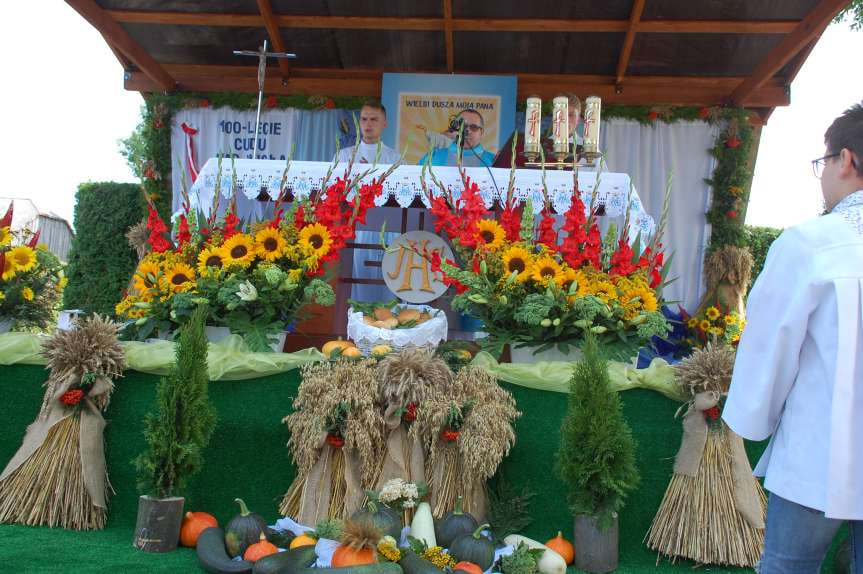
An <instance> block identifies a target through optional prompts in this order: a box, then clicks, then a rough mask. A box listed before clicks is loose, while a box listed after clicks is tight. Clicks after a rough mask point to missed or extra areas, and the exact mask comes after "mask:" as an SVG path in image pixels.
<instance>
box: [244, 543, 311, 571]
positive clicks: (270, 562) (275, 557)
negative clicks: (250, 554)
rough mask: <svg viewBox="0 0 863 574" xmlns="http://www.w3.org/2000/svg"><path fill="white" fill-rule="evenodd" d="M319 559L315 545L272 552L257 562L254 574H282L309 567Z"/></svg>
mask: <svg viewBox="0 0 863 574" xmlns="http://www.w3.org/2000/svg"><path fill="white" fill-rule="evenodd" d="M317 559H318V556H317V554H316V553H315V547H314V546H301V547H299V548H295V549H293V550H286V551H284V552H278V553H276V554H270V555H269V556H265V557H263V558H261V559H260V560H258V561H257V562H255V566H254V568H253V569H252V574H281V573H287V572H298V571H299V570H302V569H304V568H308V567H309V566H311V565H312V564H314V563H315V561H316V560H317Z"/></svg>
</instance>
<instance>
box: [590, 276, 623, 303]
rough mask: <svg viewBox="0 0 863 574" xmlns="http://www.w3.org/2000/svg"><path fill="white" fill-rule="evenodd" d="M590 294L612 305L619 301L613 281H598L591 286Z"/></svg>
mask: <svg viewBox="0 0 863 574" xmlns="http://www.w3.org/2000/svg"><path fill="white" fill-rule="evenodd" d="M590 294H591V295H593V296H595V297H596V298H597V299H599V300H601V301H602V302H603V303H606V304H607V303H611V302H612V301H614V300H616V299H617V287H615V286H614V283H612V282H611V281H596V282H594V283H593V284H592V285H591V286H590Z"/></svg>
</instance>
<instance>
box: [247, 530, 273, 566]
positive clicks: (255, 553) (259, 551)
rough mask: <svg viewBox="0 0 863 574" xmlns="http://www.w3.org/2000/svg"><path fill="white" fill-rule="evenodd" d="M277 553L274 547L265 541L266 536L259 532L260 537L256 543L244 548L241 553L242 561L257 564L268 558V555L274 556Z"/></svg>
mask: <svg viewBox="0 0 863 574" xmlns="http://www.w3.org/2000/svg"><path fill="white" fill-rule="evenodd" d="M278 551H279V549H278V548H276V546H275V545H274V544H273V543H272V542H270V541H268V540H267V537H266V535H265V534H264V533H263V532H261V537H260V538H259V539H258V541H257V542H255V543H254V544H252V545H251V546H249V547H248V548H246V551H245V552H243V560H248V561H249V562H257V561H258V560H260V559H261V558H263V557H264V556H269V555H270V554H275V553H277V552H278Z"/></svg>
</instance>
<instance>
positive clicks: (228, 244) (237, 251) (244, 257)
mask: <svg viewBox="0 0 863 574" xmlns="http://www.w3.org/2000/svg"><path fill="white" fill-rule="evenodd" d="M222 249H224V251H225V257H226V262H227V264H228V265H229V266H230V265H239V266H240V267H248V266H249V265H250V264H251V263H252V261H253V260H254V259H255V244H254V242H253V241H252V238H251V237H249V236H248V235H246V234H245V233H237V234H236V235H232V236H231V238H230V239H228V240H227V241H225V244H224V245H222Z"/></svg>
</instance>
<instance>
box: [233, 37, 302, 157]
mask: <svg viewBox="0 0 863 574" xmlns="http://www.w3.org/2000/svg"><path fill="white" fill-rule="evenodd" d="M234 55H235V56H257V57H258V112H257V113H256V114H255V139H254V143H253V144H252V159H258V130H259V129H260V127H261V102H262V101H263V99H264V80H265V79H266V77H267V58H296V57H297V55H296V54H290V53H288V52H267V41H266V40H264V45H263V46H261V47H260V48H259V49H258V51H257V52H253V51H252V50H234Z"/></svg>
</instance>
